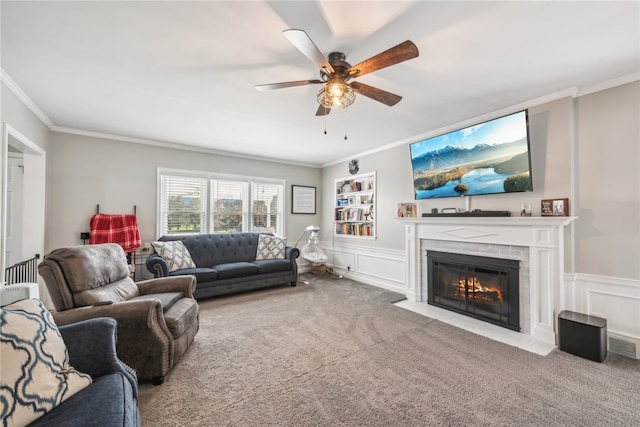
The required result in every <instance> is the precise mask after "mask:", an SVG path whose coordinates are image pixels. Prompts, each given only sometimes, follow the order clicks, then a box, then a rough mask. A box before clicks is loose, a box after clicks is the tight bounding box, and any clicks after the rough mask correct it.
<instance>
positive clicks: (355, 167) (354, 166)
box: [349, 159, 360, 175]
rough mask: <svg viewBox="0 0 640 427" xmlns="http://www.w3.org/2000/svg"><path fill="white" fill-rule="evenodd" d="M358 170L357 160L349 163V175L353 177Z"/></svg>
mask: <svg viewBox="0 0 640 427" xmlns="http://www.w3.org/2000/svg"><path fill="white" fill-rule="evenodd" d="M359 170H360V166H359V165H358V160H356V159H353V160H351V161H350V162H349V173H350V174H351V175H355V174H357V173H358V171H359Z"/></svg>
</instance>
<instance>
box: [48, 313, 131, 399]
mask: <svg viewBox="0 0 640 427" xmlns="http://www.w3.org/2000/svg"><path fill="white" fill-rule="evenodd" d="M117 327H118V324H117V322H116V321H115V320H114V319H111V318H108V317H99V318H95V319H89V320H84V321H81V322H76V323H71V324H69V325H65V326H60V327H59V330H60V334H61V335H62V339H63V340H64V342H65V345H66V346H67V351H68V353H69V363H70V365H71V366H73V367H74V368H75V369H77V370H78V371H80V372H83V373H86V374H89V375H91V377H92V378H97V377H101V376H103V375H108V374H113V373H116V372H120V373H122V375H124V377H125V378H127V380H129V382H130V383H131V388H132V389H133V393H134V396H135V398H136V399H137V398H138V380H137V378H136V375H135V372H134V371H133V370H132V369H131V368H129V367H128V366H127V365H125V364H124V363H123V362H122V361H121V360H120V359H119V358H118V354H117V353H116V339H117Z"/></svg>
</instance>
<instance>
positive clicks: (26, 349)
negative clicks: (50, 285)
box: [0, 299, 91, 425]
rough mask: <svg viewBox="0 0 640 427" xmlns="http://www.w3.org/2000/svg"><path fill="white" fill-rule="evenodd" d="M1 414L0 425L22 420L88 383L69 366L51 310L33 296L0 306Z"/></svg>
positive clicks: (37, 415) (40, 413) (35, 416)
mask: <svg viewBox="0 0 640 427" xmlns="http://www.w3.org/2000/svg"><path fill="white" fill-rule="evenodd" d="M0 325H2V327H1V328H0V338H1V339H0V371H1V372H2V378H0V402H2V404H0V414H1V415H2V419H3V420H5V423H8V424H5V425H26V424H29V423H30V422H32V421H34V420H36V419H38V418H40V417H41V416H43V415H44V414H46V413H47V412H49V411H51V410H52V409H53V408H55V407H56V406H58V405H59V404H60V403H62V402H64V401H65V400H67V399H68V398H69V397H71V396H73V395H74V394H76V393H77V392H79V391H80V390H82V389H83V388H85V387H87V386H88V385H89V384H91V377H90V376H89V375H86V374H82V373H80V372H78V371H76V370H75V369H73V368H72V367H71V366H69V354H68V353H67V347H66V345H65V344H64V341H63V340H62V336H61V335H60V331H58V327H57V326H56V324H55V322H54V320H53V317H52V316H51V313H49V311H48V310H47V309H46V307H45V306H44V304H42V302H41V301H40V300H38V299H25V300H21V301H18V302H15V303H13V304H9V305H6V306H4V307H0Z"/></svg>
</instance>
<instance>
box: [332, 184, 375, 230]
mask: <svg viewBox="0 0 640 427" xmlns="http://www.w3.org/2000/svg"><path fill="white" fill-rule="evenodd" d="M335 193H336V202H335V207H334V211H335V212H334V215H335V216H334V222H335V229H334V233H335V234H336V235H337V236H350V237H362V238H369V239H375V238H376V219H375V216H376V212H375V209H374V207H375V196H376V173H375V172H371V173H366V174H362V175H354V176H350V177H348V178H341V179H336V180H335Z"/></svg>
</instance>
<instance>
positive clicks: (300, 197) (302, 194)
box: [291, 185, 316, 214]
mask: <svg viewBox="0 0 640 427" xmlns="http://www.w3.org/2000/svg"><path fill="white" fill-rule="evenodd" d="M291 213H292V214H315V213H316V187H309V186H305V185H292V186H291Z"/></svg>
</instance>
